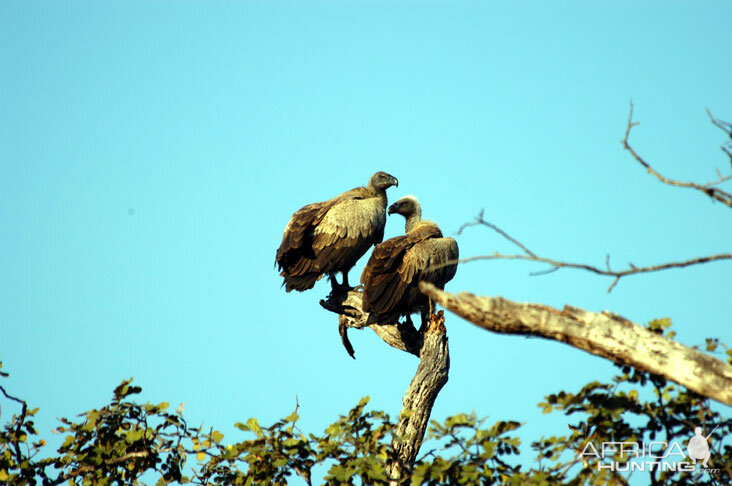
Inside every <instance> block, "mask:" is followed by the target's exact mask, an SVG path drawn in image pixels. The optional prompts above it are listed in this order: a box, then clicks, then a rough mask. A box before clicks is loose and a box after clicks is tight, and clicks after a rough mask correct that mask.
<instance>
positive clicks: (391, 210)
mask: <svg viewBox="0 0 732 486" xmlns="http://www.w3.org/2000/svg"><path fill="white" fill-rule="evenodd" d="M396 205H397V203H394V204H392V205H391V206H389V211H387V214H394V213H396V212H397V208H396Z"/></svg>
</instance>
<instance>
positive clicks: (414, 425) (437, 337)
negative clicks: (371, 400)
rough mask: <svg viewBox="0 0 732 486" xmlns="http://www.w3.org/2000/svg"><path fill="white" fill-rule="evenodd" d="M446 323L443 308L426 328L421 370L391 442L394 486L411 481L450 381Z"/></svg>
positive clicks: (388, 468) (390, 468) (390, 470)
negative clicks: (434, 412)
mask: <svg viewBox="0 0 732 486" xmlns="http://www.w3.org/2000/svg"><path fill="white" fill-rule="evenodd" d="M444 322H445V317H444V313H443V312H442V311H440V312H438V313H437V315H435V316H432V317H431V320H430V323H429V325H428V327H427V330H426V331H425V335H424V345H423V346H422V352H421V355H420V361H419V366H418V367H417V373H416V374H415V375H414V378H412V382H411V383H410V384H409V388H407V393H406V394H405V395H404V398H403V400H402V411H401V414H400V416H399V423H398V424H397V427H396V431H395V433H394V439H393V440H392V443H391V448H392V451H393V452H395V456H393V457H392V458H390V459H389V460H388V461H387V464H386V472H387V475H388V477H389V480H390V481H389V484H390V485H393V486H399V485H403V484H408V483H409V478H410V476H411V474H412V468H413V467H414V461H415V459H416V458H417V453H418V452H419V448H420V447H421V446H422V440H423V439H424V433H425V431H426V430H427V424H428V423H429V420H430V414H431V413H432V406H433V405H434V404H435V400H436V399H437V395H438V394H439V393H440V390H442V387H443V386H444V385H445V383H447V376H448V372H449V371H450V353H449V349H448V346H447V335H446V331H445V325H444Z"/></svg>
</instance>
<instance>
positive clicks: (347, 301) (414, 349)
mask: <svg viewBox="0 0 732 486" xmlns="http://www.w3.org/2000/svg"><path fill="white" fill-rule="evenodd" d="M362 298H363V292H361V291H358V290H351V291H349V292H348V294H346V295H342V294H341V295H333V294H331V295H329V296H328V299H327V300H321V301H320V305H321V306H322V307H323V308H324V309H326V310H329V311H331V312H335V313H336V314H339V316H338V330H339V332H340V334H341V339H342V340H343V344H344V346H345V347H346V350H347V351H349V353H348V354H349V355H351V357H354V356H353V354H352V352H353V346H351V343H350V341H349V340H348V335H347V334H346V331H347V329H348V328H352V329H363V328H365V327H369V328H371V330H372V331H374V332H375V333H376V334H377V335H378V336H379V337H380V338H381V339H383V340H384V342H385V343H386V344H388V345H389V346H392V347H394V348H397V349H399V350H401V351H406V352H407V353H410V354H413V355H415V356H417V357H418V356H419V353H420V350H421V349H422V344H423V341H424V336H423V335H422V334H420V333H419V331H417V330H416V329H415V328H414V326H412V325H409V324H408V323H402V324H396V323H394V324H381V323H378V322H376V321H375V320H374V318H373V316H371V315H370V314H369V313H368V312H364V311H363V309H362Z"/></svg>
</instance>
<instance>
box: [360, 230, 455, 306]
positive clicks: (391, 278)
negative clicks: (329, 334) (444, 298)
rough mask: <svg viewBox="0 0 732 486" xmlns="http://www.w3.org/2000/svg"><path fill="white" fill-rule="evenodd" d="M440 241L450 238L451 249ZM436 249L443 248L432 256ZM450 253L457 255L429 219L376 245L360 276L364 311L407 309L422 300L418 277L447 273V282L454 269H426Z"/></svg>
mask: <svg viewBox="0 0 732 486" xmlns="http://www.w3.org/2000/svg"><path fill="white" fill-rule="evenodd" d="M443 240H452V244H454V248H453V247H452V244H450V242H449V241H445V242H443ZM436 250H440V251H443V250H447V251H445V254H444V255H433V254H432V252H433V251H436ZM451 252H452V253H455V254H457V243H456V242H455V240H453V239H452V238H442V232H440V229H439V228H438V227H437V225H435V224H434V223H429V222H426V223H420V225H419V226H418V227H417V228H415V229H414V230H412V231H410V232H409V233H408V234H406V235H403V236H397V237H396V238H391V239H389V240H387V241H385V242H384V243H382V244H380V245H378V246H377V247H376V248H375V249H374V251H373V253H372V254H371V258H370V259H369V262H368V263H367V264H366V268H364V270H363V273H362V275H361V282H363V283H364V298H363V301H364V310H365V311H367V312H374V313H376V314H380V315H385V314H394V313H398V314H405V313H409V312H411V310H412V307H413V306H415V305H418V304H419V303H420V301H421V300H423V299H421V298H420V296H422V294H421V292H419V288H418V287H417V285H418V284H419V281H420V280H425V279H432V278H436V277H439V276H442V275H446V276H447V275H449V278H447V279H446V280H445V282H447V280H449V279H450V278H452V276H454V275H455V268H452V270H451V271H450V270H447V271H445V270H444V269H437V270H428V269H429V267H430V266H432V265H433V264H435V263H436V262H445V261H447V260H450V259H451V257H450V256H449V255H450V254H451ZM445 268H448V267H445ZM450 272H452V273H450ZM442 285H444V283H443V284H442Z"/></svg>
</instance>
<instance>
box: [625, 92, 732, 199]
mask: <svg viewBox="0 0 732 486" xmlns="http://www.w3.org/2000/svg"><path fill="white" fill-rule="evenodd" d="M707 113H708V114H709V116H710V117H711V119H712V123H714V124H715V125H716V126H718V127H719V128H721V129H722V130H724V131H725V133H727V134H728V135H729V128H727V127H726V126H725V124H726V122H722V121H721V120H717V119H716V118H714V117H713V116H712V114H711V113H710V112H709V110H707ZM638 124H639V123H638V122H634V121H633V102H632V101H631V102H630V114H629V115H628V124H627V126H626V128H625V137H624V138H623V140H622V142H621V143H622V144H623V148H625V149H626V150H627V151H628V152H630V154H631V155H632V156H633V158H634V159H635V160H637V161H638V163H639V164H641V165H642V166H643V167H645V168H646V170H647V171H648V172H649V173H650V174H652V175H653V176H654V177H656V178H657V179H658V180H660V181H661V182H663V183H664V184H668V185H670V186H676V187H686V188H689V189H696V190H698V191H701V192H703V193H704V194H706V195H707V196H709V197H711V198H712V199H714V200H716V201H719V202H721V203H722V204H725V205H727V206H729V207H732V194H730V193H729V192H726V191H723V190H722V189H719V188H718V187H714V186H716V185H718V184H721V183H722V182H725V181H729V180H732V174H730V175H728V176H724V177H722V176H720V177H719V178H718V179H717V180H715V181H712V182H708V183H706V184H697V183H695V182H683V181H678V180H675V179H669V178H667V177H665V176H663V175H661V174H660V173H659V172H657V171H656V170H655V169H654V168H653V167H651V165H650V164H649V163H648V162H646V161H645V160H644V159H643V157H641V156H640V155H639V154H638V153H637V152H636V151H635V150H634V149H633V147H631V146H630V143H629V142H628V138H629V137H630V130H631V129H632V128H633V127H635V126H637V125H638ZM722 150H724V151H725V153H727V154H728V155H729V156H730V159H731V160H732V154H730V153H729V151H727V150H725V148H724V147H723V148H722Z"/></svg>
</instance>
